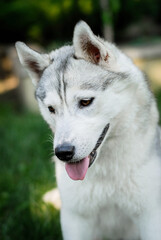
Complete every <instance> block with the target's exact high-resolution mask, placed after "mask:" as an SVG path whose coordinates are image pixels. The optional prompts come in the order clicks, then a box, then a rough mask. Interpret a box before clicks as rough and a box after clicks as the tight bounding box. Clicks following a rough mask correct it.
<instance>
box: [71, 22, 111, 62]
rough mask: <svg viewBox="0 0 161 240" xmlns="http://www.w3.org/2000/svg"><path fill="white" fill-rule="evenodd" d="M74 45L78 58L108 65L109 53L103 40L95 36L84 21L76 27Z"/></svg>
mask: <svg viewBox="0 0 161 240" xmlns="http://www.w3.org/2000/svg"><path fill="white" fill-rule="evenodd" d="M73 44H74V50H75V56H76V57H77V58H83V59H85V60H87V61H91V62H92V63H95V64H101V63H103V65H104V64H105V63H106V64H107V61H108V57H109V53H108V52H107V50H106V47H105V45H104V42H103V40H102V39H100V38H98V37H97V36H95V35H94V34H93V32H92V30H91V29H90V27H89V26H88V25H87V24H86V23H85V22H84V21H81V22H79V23H77V25H76V26H75V29H74V37H73Z"/></svg>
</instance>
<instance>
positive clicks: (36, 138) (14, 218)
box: [0, 106, 62, 240]
mask: <svg viewBox="0 0 161 240" xmlns="http://www.w3.org/2000/svg"><path fill="white" fill-rule="evenodd" d="M0 109H1V110H0V239H1V240H19V239H20V240H23V239H25V240H26V239H29V240H33V239H34V240H36V239H38V240H40V239H41V240H43V239H45V240H50V239H52V240H54V239H56V240H61V239H62V237H61V230H60V223H59V212H58V211H57V210H56V209H54V207H52V206H49V205H46V204H45V203H44V202H43V201H42V196H43V194H44V193H45V192H46V191H48V190H50V189H52V188H53V187H55V186H56V183H55V177H54V166H53V163H52V162H51V156H52V151H53V150H52V143H51V142H50V141H49V138H50V136H51V133H50V130H49V128H48V126H47V125H46V123H45V122H44V121H43V119H42V118H41V116H40V115H39V114H31V113H23V114H22V113H21V114H20V113H19V114H18V113H16V112H15V111H14V110H13V109H12V108H11V107H10V106H5V107H2V106H0Z"/></svg>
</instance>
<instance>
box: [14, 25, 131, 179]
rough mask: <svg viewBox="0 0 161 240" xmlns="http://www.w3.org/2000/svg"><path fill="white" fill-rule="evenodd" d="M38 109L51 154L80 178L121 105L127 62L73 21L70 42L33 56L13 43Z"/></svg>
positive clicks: (125, 93) (126, 84) (124, 99)
mask: <svg viewBox="0 0 161 240" xmlns="http://www.w3.org/2000/svg"><path fill="white" fill-rule="evenodd" d="M16 48H17V52H18V56H19V59H20V62H21V63H22V65H23V66H25V68H26V69H27V71H28V73H29V75H30V77H31V79H32V81H33V84H34V85H35V96H36V98H37V101H38V103H39V107H40V111H41V113H42V115H43V117H44V119H45V120H46V121H47V123H48V124H49V125H50V127H51V129H52V131H53V132H54V134H55V136H54V149H55V154H56V156H57V157H58V158H59V159H60V160H62V161H64V162H66V164H65V166H66V170H67V173H68V175H69V176H70V177H71V178H72V179H74V180H78V179H79V180H80V179H81V180H82V179H83V178H84V177H85V175H86V172H87V170H88V167H89V166H90V165H92V163H93V162H94V160H95V158H96V157H97V154H98V153H99V151H100V150H101V147H102V145H103V142H104V141H105V139H106V138H108V135H109V134H110V132H112V129H114V128H115V127H116V124H117V121H116V119H117V118H118V115H119V114H121V112H122V111H124V109H125V108H127V106H128V104H129V101H130V99H131V97H130V94H131V93H130V90H128V91H127V89H131V86H132V85H134V81H133V79H132V78H131V77H130V75H129V71H131V72H132V71H134V70H133V67H132V66H133V65H132V64H131V61H130V60H129V59H128V58H127V57H126V56H124V55H123V54H122V53H121V52H120V51H119V50H118V49H117V48H116V47H115V46H114V45H112V44H110V43H108V42H105V41H103V40H102V39H100V38H99V37H97V36H95V35H94V34H93V32H92V31H91V29H90V28H89V26H88V25H87V24H86V23H85V22H80V23H78V24H77V25H76V27H75V30H74V37H73V46H64V47H62V48H60V49H58V50H55V51H52V52H51V53H50V54H39V53H38V52H35V51H34V50H32V49H30V48H29V47H27V46H26V45H25V44H24V43H21V42H17V43H16Z"/></svg>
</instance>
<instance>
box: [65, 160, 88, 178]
mask: <svg viewBox="0 0 161 240" xmlns="http://www.w3.org/2000/svg"><path fill="white" fill-rule="evenodd" d="M88 167H89V157H86V158H83V159H82V160H81V161H80V162H78V163H66V164H65V169H66V171H67V173H68V175H69V177H70V178H71V179H73V180H83V179H84V178H85V175H86V172H87V170H88Z"/></svg>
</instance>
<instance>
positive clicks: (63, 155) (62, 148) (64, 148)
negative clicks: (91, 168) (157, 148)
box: [55, 143, 75, 161]
mask: <svg viewBox="0 0 161 240" xmlns="http://www.w3.org/2000/svg"><path fill="white" fill-rule="evenodd" d="M74 154H75V147H74V146H72V145H71V144H70V143H63V144H61V145H58V146H57V147H56V148H55V155H56V156H57V157H58V158H59V159H60V160H62V161H70V160H71V159H72V158H73V156H74Z"/></svg>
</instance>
